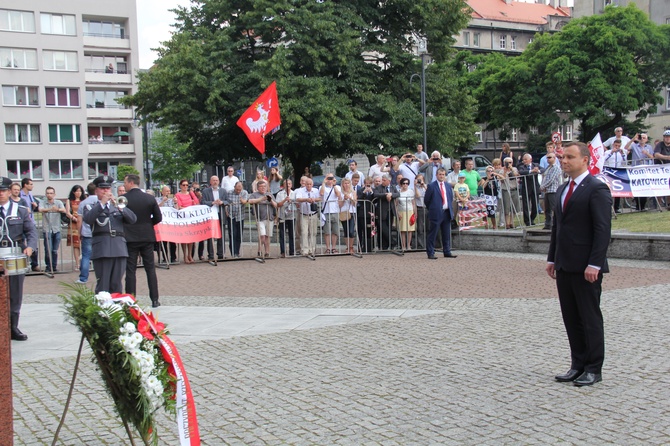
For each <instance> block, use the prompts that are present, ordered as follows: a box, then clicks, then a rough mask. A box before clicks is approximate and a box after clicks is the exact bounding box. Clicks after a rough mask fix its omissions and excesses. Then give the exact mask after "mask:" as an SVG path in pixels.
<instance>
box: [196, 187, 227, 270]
mask: <svg viewBox="0 0 670 446" xmlns="http://www.w3.org/2000/svg"><path fill="white" fill-rule="evenodd" d="M225 197H226V191H224V190H223V189H221V188H220V187H219V177H217V176H216V175H212V178H210V179H209V187H206V188H205V189H203V190H202V198H201V199H200V204H204V205H205V206H210V207H213V208H214V210H215V211H217V212H218V214H219V223H220V224H221V225H222V226H221V238H218V239H216V258H217V259H219V260H223V222H224V221H225V220H224V218H225V213H224V209H225V208H224V204H225V203H224V199H225ZM207 260H209V261H210V263H212V262H214V246H213V243H212V239H211V238H210V239H207Z"/></svg>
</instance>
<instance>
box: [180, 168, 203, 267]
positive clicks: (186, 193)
mask: <svg viewBox="0 0 670 446" xmlns="http://www.w3.org/2000/svg"><path fill="white" fill-rule="evenodd" d="M174 199H175V207H176V208H177V209H183V208H187V207H189V206H195V205H197V204H200V201H198V197H196V196H195V194H194V193H193V191H192V190H191V189H190V188H189V185H188V180H181V181H180V182H179V192H177V193H176V194H174ZM193 245H195V243H182V244H181V250H182V252H183V253H184V263H195V261H194V260H193Z"/></svg>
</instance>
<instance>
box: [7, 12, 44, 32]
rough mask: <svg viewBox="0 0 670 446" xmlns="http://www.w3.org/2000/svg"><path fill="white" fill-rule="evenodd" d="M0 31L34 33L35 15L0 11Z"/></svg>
mask: <svg viewBox="0 0 670 446" xmlns="http://www.w3.org/2000/svg"><path fill="white" fill-rule="evenodd" d="M0 30H2V31H16V32H24V33H34V32H35V15H34V14H33V13H32V12H29V11H11V10H9V9H0Z"/></svg>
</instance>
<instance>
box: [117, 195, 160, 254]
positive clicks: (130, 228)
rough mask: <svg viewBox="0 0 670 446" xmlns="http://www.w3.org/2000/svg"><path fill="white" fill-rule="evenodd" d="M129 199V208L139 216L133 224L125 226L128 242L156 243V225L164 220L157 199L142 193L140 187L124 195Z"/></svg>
mask: <svg viewBox="0 0 670 446" xmlns="http://www.w3.org/2000/svg"><path fill="white" fill-rule="evenodd" d="M124 196H125V197H126V198H127V199H128V207H127V209H130V210H131V211H133V212H134V213H135V215H136V216H137V221H136V222H135V223H133V224H128V223H125V224H124V232H125V233H126V241H127V242H128V243H131V242H155V241H156V232H155V231H154V225H157V224H158V223H160V222H161V221H162V220H163V215H162V214H161V208H160V207H159V206H158V203H157V202H156V198H155V197H152V196H151V195H149V194H147V193H145V192H142V190H141V189H140V188H139V187H134V188H132V189H130V190H129V191H128V192H126V195H124Z"/></svg>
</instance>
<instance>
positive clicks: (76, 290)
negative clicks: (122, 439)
mask: <svg viewBox="0 0 670 446" xmlns="http://www.w3.org/2000/svg"><path fill="white" fill-rule="evenodd" d="M68 288H70V292H69V293H67V294H62V295H61V297H62V298H63V300H64V303H65V311H66V314H67V317H68V319H69V320H70V321H71V322H72V323H73V324H74V325H76V326H77V327H78V328H79V330H80V331H81V332H82V335H83V336H84V337H85V338H86V340H87V341H88V343H89V344H90V346H91V350H93V355H94V357H93V358H92V360H93V362H96V363H97V366H98V368H99V370H100V373H101V374H102V378H103V380H104V382H105V384H106V387H107V391H108V392H109V394H110V396H111V397H112V399H113V400H114V405H115V408H116V411H117V413H118V415H119V417H121V419H122V420H123V421H124V424H126V422H128V423H131V424H132V425H133V426H135V428H136V429H137V431H138V432H139V434H140V437H141V438H142V440H143V442H144V443H145V444H150V443H152V444H158V435H157V431H156V429H155V417H154V416H155V413H156V411H157V410H158V409H160V408H161V407H163V408H165V410H166V411H167V412H170V413H175V405H176V403H175V393H176V375H175V370H174V365H173V363H172V361H171V360H170V357H169V356H168V355H167V354H166V352H165V349H164V348H163V347H162V341H163V339H164V338H165V339H167V337H166V335H167V330H166V328H165V325H164V324H162V323H160V322H158V321H157V320H156V319H155V318H154V316H153V314H151V313H150V312H148V311H147V312H144V311H143V310H142V309H141V308H140V307H139V306H138V305H137V303H136V302H135V299H134V298H133V297H132V296H130V295H128V294H126V295H120V294H114V295H112V294H109V293H107V292H100V293H98V294H97V295H96V294H94V293H93V291H92V290H90V289H89V288H87V287H85V286H83V285H81V286H77V285H69V286H68ZM126 429H127V425H126ZM128 434H129V435H130V432H128ZM131 441H132V438H131Z"/></svg>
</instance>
